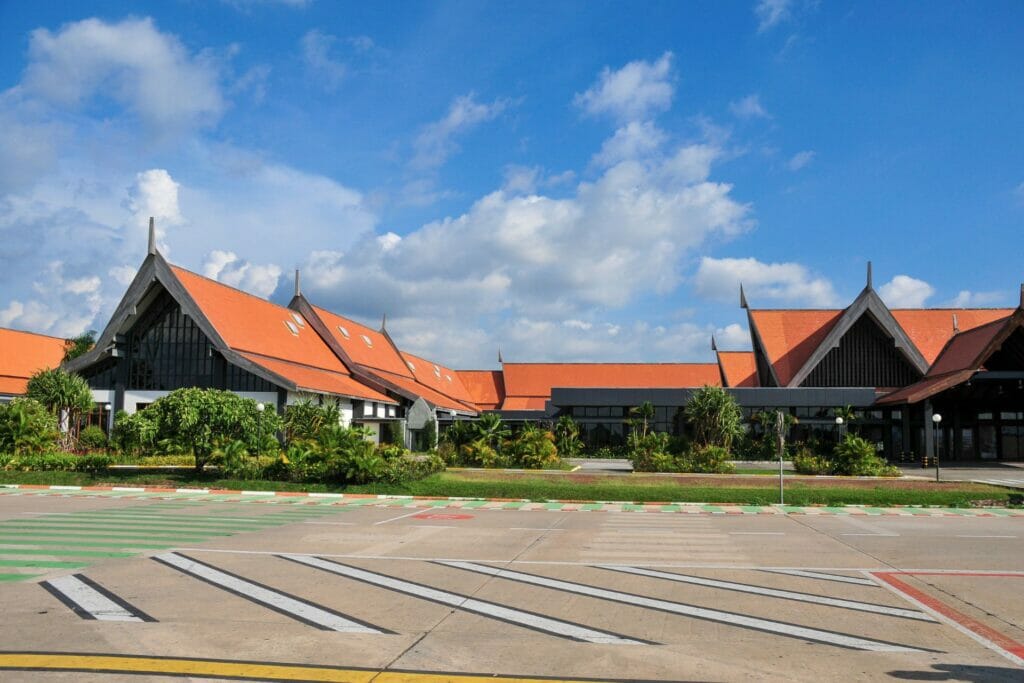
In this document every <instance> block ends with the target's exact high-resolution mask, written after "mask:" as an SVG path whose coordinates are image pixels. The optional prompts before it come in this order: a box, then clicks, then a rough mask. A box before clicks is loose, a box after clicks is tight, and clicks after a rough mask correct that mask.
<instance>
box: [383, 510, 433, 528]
mask: <svg viewBox="0 0 1024 683" xmlns="http://www.w3.org/2000/svg"><path fill="white" fill-rule="evenodd" d="M422 514H423V510H422V509H420V508H416V509H415V510H413V511H412V512H407V513H406V514H404V515H399V516H397V517H392V518H391V519H384V520H381V521H379V522H374V523H373V525H374V526H379V525H381V524H387V523H388V522H394V521H396V520H399V519H405V518H406V517H412V516H413V515H422Z"/></svg>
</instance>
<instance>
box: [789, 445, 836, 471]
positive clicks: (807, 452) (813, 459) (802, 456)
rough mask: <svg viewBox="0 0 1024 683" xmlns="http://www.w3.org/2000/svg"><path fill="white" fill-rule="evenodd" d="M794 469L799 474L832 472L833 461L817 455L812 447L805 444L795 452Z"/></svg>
mask: <svg viewBox="0 0 1024 683" xmlns="http://www.w3.org/2000/svg"><path fill="white" fill-rule="evenodd" d="M793 469H795V470H796V471H797V472H798V473H799V474H831V473H832V461H831V460H829V459H828V458H824V457H822V456H820V455H815V454H814V453H813V452H812V451H811V449H809V448H807V447H806V446H804V447H801V448H799V449H797V452H796V453H794V454H793Z"/></svg>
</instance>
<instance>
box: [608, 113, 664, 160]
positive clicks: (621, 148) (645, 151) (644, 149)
mask: <svg viewBox="0 0 1024 683" xmlns="http://www.w3.org/2000/svg"><path fill="white" fill-rule="evenodd" d="M666 137H667V136H666V135H665V133H664V132H662V131H661V130H660V129H659V128H658V127H657V126H655V125H654V124H653V123H651V122H650V121H645V122H643V123H641V122H639V121H630V122H629V123H627V124H626V125H625V126H623V127H622V128H619V129H618V130H617V131H615V134H614V135H612V136H611V137H610V138H608V139H607V140H605V141H604V144H603V145H601V151H600V152H598V153H597V154H595V155H594V159H593V163H594V164H595V165H597V166H606V167H607V166H614V165H615V164H617V163H619V162H620V161H628V160H630V159H638V158H643V157H647V156H650V154H651V153H652V152H654V151H656V150H657V149H658V148H660V147H661V145H662V144H663V143H664V142H665V140H666Z"/></svg>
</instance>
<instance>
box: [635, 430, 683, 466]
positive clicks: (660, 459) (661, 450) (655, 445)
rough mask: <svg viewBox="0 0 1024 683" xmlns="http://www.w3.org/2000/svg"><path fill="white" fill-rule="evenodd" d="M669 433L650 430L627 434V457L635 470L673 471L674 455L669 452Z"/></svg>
mask: <svg viewBox="0 0 1024 683" xmlns="http://www.w3.org/2000/svg"><path fill="white" fill-rule="evenodd" d="M668 447H669V435H668V434H664V433H661V432H650V433H649V434H646V435H642V434H641V433H640V432H639V431H635V432H633V433H632V434H630V435H629V459H630V460H631V461H632V462H633V469H634V470H635V471H637V472H674V471H675V467H676V464H675V457H674V456H673V455H672V454H671V453H669V450H668Z"/></svg>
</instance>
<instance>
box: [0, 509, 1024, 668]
mask: <svg viewBox="0 0 1024 683" xmlns="http://www.w3.org/2000/svg"><path fill="white" fill-rule="evenodd" d="M164 498H165V497H163V496H143V495H135V494H130V493H124V494H105V495H86V494H85V493H84V492H83V493H75V494H68V495H56V494H54V493H49V494H46V495H42V494H28V493H22V492H14V493H11V492H8V493H5V494H4V495H0V558H2V560H0V561H2V562H3V563H4V564H3V566H2V568H0V569H2V570H3V571H5V572H6V573H5V574H3V576H4V578H5V580H4V581H3V582H2V583H0V605H3V609H4V610H5V612H6V613H5V615H4V616H5V618H4V619H3V620H0V639H2V642H3V646H2V647H3V650H4V651H3V652H0V669H6V670H5V671H2V673H0V679H2V680H4V681H7V680H11V681H22V680H24V681H52V680H60V681H65V680H66V681H90V680H106V677H107V676H108V674H106V673H101V672H112V671H117V672H122V673H123V672H131V675H127V676H125V677H124V680H154V681H155V680H166V679H162V678H160V677H158V676H157V675H156V674H158V673H163V674H174V675H178V676H186V677H188V676H192V677H193V678H194V680H210V679H216V678H217V677H222V678H224V677H235V678H242V679H245V678H248V679H252V680H306V681H309V680H333V681H341V680H344V681H367V682H369V681H376V682H377V683H387V682H394V683H397V682H398V681H404V682H405V683H411V682H415V681H436V680H462V681H465V682H466V683H469V682H470V681H476V680H483V678H484V677H490V676H492V675H495V674H497V675H501V676H516V677H519V679H520V680H527V679H530V678H531V677H533V678H538V679H539V678H541V677H545V678H555V679H559V680H575V679H591V680H629V679H633V680H666V681H667V680H671V681H678V680H718V681H736V680H746V679H752V680H780V681H782V680H787V681H792V680H796V681H821V680H835V679H837V678H841V679H843V680H879V679H886V678H889V679H895V680H908V679H909V680H968V681H982V680H983V681H1000V680H1006V681H1011V680H1012V681H1019V680H1021V678H1022V676H1024V667H1022V665H1024V659H1022V657H1024V645H1021V643H1024V591H1021V590H1020V586H1021V585H1024V571H1022V569H1024V567H1022V561H1021V558H1022V557H1024V517H1020V516H993V517H982V516H975V515H962V516H956V517H940V516H881V515H879V516H866V515H861V514H857V515H849V514H829V515H815V516H812V515H797V514H793V515H782V514H772V515H756V514H751V515H727V514H710V513H708V514H679V513H676V514H673V513H671V512H668V511H666V512H663V513H651V512H625V511H618V512H585V511H575V510H574V511H566V510H565V509H555V510H547V509H538V510H532V511H525V510H521V509H520V510H517V509H491V508H487V507H485V506H483V505H477V506H466V505H461V506H459V507H452V508H448V507H443V506H441V505H438V506H435V507H433V508H423V507H417V506H416V505H415V504H411V503H409V502H407V501H375V500H368V501H364V502H360V503H358V504H357V503H355V502H350V503H348V504H343V505H340V504H338V502H337V501H317V500H315V499H313V500H310V499H289V498H283V499H258V498H251V499H250V500H248V501H243V500H242V499H241V498H240V497H238V496H235V497H219V498H218V497H205V498H201V497H192V496H175V497H173V498H174V499H171V500H165V499H164ZM26 577H27V578H26ZM403 672H404V673H403ZM410 672H411V673H410Z"/></svg>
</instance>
